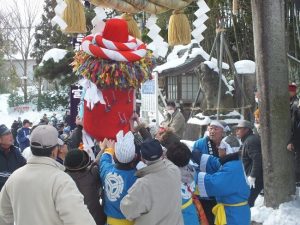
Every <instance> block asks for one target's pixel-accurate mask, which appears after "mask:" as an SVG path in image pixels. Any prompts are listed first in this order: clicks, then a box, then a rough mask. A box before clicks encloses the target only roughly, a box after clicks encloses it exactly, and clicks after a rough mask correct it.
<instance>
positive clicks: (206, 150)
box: [192, 120, 228, 224]
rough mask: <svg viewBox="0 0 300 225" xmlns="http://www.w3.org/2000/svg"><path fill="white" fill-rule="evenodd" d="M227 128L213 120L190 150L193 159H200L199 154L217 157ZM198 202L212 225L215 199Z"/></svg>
mask: <svg viewBox="0 0 300 225" xmlns="http://www.w3.org/2000/svg"><path fill="white" fill-rule="evenodd" d="M227 127H228V126H227V125H226V124H225V123H224V122H223V121H219V120H213V121H212V122H211V123H210V124H209V126H208V136H206V137H203V138H200V139H199V140H197V141H196V142H195V144H194V146H193V150H192V154H193V157H197V155H199V158H200V155H201V154H208V155H212V156H215V157H219V152H218V147H219V146H220V144H221V141H222V139H223V137H224V133H225V131H226V129H228V128H227ZM200 202H201V204H202V205H203V209H204V211H205V214H206V217H207V219H208V222H209V224H214V215H213V213H212V209H213V207H214V206H215V205H216V204H217V202H216V200H215V198H213V197H206V198H200Z"/></svg>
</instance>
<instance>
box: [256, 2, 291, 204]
mask: <svg viewBox="0 0 300 225" xmlns="http://www.w3.org/2000/svg"><path fill="white" fill-rule="evenodd" d="M251 5H252V18H253V31H254V46H255V58H256V71H257V73H256V74H257V77H258V83H259V92H260V94H261V114H260V115H261V129H262V132H261V133H262V151H263V169H264V188H265V189H264V194H265V205H266V206H268V207H273V208H276V207H278V206H279V204H281V203H283V202H285V201H288V200H290V199H291V198H290V197H291V195H292V194H294V193H295V182H294V174H295V171H294V169H293V154H292V153H290V152H288V151H287V149H286V147H287V142H288V139H289V137H290V130H291V128H290V113H289V95H288V69H287V57H286V45H285V28H284V1H282V0H263V1H262V0H251Z"/></svg>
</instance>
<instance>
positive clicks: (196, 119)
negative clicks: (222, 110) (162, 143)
mask: <svg viewBox="0 0 300 225" xmlns="http://www.w3.org/2000/svg"><path fill="white" fill-rule="evenodd" d="M220 117H221V119H220V120H223V121H224V122H226V123H227V124H228V125H233V124H237V123H238V122H239V121H240V120H243V119H244V117H243V116H242V115H241V114H240V113H239V112H237V111H235V110H234V111H232V112H230V113H228V114H225V115H223V114H220ZM216 118H217V115H211V116H205V115H203V114H202V113H198V114H196V115H195V116H193V117H192V118H190V119H189V120H188V121H187V123H189V124H197V125H200V126H204V125H208V124H210V122H211V121H212V120H216Z"/></svg>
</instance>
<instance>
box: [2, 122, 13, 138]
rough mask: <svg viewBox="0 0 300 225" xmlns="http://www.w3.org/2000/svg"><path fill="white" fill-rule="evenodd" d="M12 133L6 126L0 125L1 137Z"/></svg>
mask: <svg viewBox="0 0 300 225" xmlns="http://www.w3.org/2000/svg"><path fill="white" fill-rule="evenodd" d="M10 132H11V131H10V129H8V128H7V126H5V125H4V124H1V125H0V136H3V135H5V134H9V133H10Z"/></svg>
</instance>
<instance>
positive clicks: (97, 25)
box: [91, 6, 107, 34]
mask: <svg viewBox="0 0 300 225" xmlns="http://www.w3.org/2000/svg"><path fill="white" fill-rule="evenodd" d="M94 11H95V13H96V16H95V17H94V18H93V19H92V24H93V26H94V28H93V29H92V30H91V33H92V34H96V33H101V34H102V32H103V29H104V27H105V22H104V21H103V20H104V19H106V18H107V15H106V12H105V10H104V8H102V7H101V6H98V7H96V8H95V9H94Z"/></svg>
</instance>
